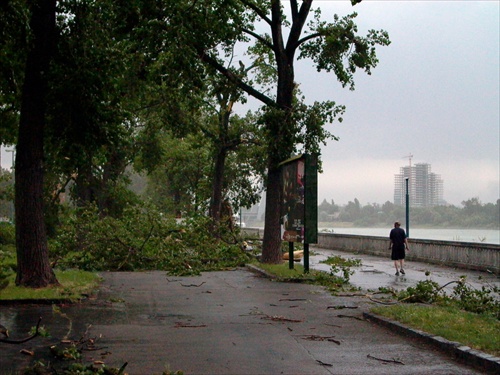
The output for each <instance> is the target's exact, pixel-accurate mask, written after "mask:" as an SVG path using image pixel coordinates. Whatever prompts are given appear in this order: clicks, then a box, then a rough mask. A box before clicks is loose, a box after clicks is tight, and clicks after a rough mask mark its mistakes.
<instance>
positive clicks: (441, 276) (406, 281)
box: [309, 247, 500, 293]
mask: <svg viewBox="0 0 500 375" xmlns="http://www.w3.org/2000/svg"><path fill="white" fill-rule="evenodd" d="M311 254H312V255H311V256H310V259H309V265H310V268H312V269H318V270H323V271H329V270H330V266H328V265H327V264H322V263H321V261H323V260H325V259H327V258H328V256H333V255H339V256H342V257H344V258H355V259H360V260H361V263H362V266H361V267H352V268H351V269H352V270H353V271H354V274H353V275H352V276H351V278H350V283H351V284H353V285H354V286H356V287H359V288H361V289H364V290H374V291H376V290H377V289H378V288H379V287H385V288H393V289H395V290H403V289H406V288H408V287H409V286H414V285H415V284H416V283H417V282H419V281H424V280H427V279H430V280H433V281H435V282H437V283H438V284H439V285H445V284H447V283H449V282H451V281H458V280H459V279H460V277H461V276H466V279H467V283H469V284H470V285H471V286H473V287H474V288H475V289H481V287H482V286H483V285H485V286H486V285H495V286H497V287H500V276H497V275H495V274H492V273H487V272H480V271H473V270H466V269H461V268H451V267H445V266H440V265H435V264H430V263H423V262H414V261H411V260H409V261H408V260H407V261H405V273H406V274H405V275H400V276H395V273H396V269H395V268H394V262H393V261H392V260H390V254H389V253H388V254H387V258H381V257H377V256H373V255H367V254H362V253H351V252H345V251H337V250H328V249H321V248H315V247H311ZM427 271H428V272H429V273H430V274H429V276H426V272H427ZM454 286H455V285H454V284H453V285H450V286H449V287H447V288H445V290H446V291H447V292H448V293H449V292H451V291H452V289H453V287H454Z"/></svg>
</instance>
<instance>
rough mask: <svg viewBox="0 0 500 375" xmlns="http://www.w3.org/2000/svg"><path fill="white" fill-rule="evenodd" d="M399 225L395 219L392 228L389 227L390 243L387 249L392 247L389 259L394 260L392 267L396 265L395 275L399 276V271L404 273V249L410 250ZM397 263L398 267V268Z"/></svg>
mask: <svg viewBox="0 0 500 375" xmlns="http://www.w3.org/2000/svg"><path fill="white" fill-rule="evenodd" d="M400 227H401V223H400V222H399V221H396V222H395V223H394V228H393V229H391V233H390V234H389V239H390V240H391V243H390V244H389V250H391V249H392V252H391V259H392V260H393V261H394V267H396V276H399V273H400V272H401V274H403V275H404V274H405V270H404V269H403V266H404V259H405V256H406V252H405V250H408V251H410V249H409V247H408V239H407V238H406V233H405V231H404V229H403V228H400ZM398 263H399V268H398Z"/></svg>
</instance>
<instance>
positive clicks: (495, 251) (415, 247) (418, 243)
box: [243, 228, 500, 275]
mask: <svg viewBox="0 0 500 375" xmlns="http://www.w3.org/2000/svg"><path fill="white" fill-rule="evenodd" d="M243 232H244V233H246V234H247V235H249V236H252V237H257V238H262V237H263V233H264V231H263V230H262V229H257V228H245V229H243ZM408 242H409V246H410V251H409V252H408V253H407V259H408V260H415V261H421V262H428V263H435V264H443V265H446V266H450V267H459V268H464V269H472V270H478V271H487V272H492V273H495V274H498V275H500V245H495V244H485V243H480V242H477V243H476V242H458V241H438V240H419V239H412V238H410V239H409V241H408ZM314 246H316V247H320V248H324V249H332V250H342V251H348V252H359V253H364V254H371V255H376V256H381V257H389V256H390V254H389V250H388V248H389V239H388V238H386V237H374V236H359V235H349V234H335V233H318V243H317V244H315V245H314Z"/></svg>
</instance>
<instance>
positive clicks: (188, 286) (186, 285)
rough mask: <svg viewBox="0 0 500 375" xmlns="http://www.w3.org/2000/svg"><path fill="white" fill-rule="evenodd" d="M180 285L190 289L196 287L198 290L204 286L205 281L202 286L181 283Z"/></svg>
mask: <svg viewBox="0 0 500 375" xmlns="http://www.w3.org/2000/svg"><path fill="white" fill-rule="evenodd" d="M180 284H181V285H182V286H184V287H186V288H190V287H192V286H194V287H196V288H198V287H200V286H202V285H203V284H205V282H204V281H203V282H202V283H201V284H199V285H196V284H182V283H180Z"/></svg>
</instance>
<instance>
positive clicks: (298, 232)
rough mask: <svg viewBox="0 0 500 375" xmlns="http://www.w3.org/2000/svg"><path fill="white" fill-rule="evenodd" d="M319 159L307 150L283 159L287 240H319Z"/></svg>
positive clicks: (284, 233)
mask: <svg viewBox="0 0 500 375" xmlns="http://www.w3.org/2000/svg"><path fill="white" fill-rule="evenodd" d="M317 160H318V158H317V156H315V155H308V154H304V155H299V156H296V157H294V158H291V159H288V160H286V161H284V162H283V163H281V186H282V202H281V229H282V230H281V232H282V239H283V241H287V242H303V243H317V238H318V220H317V216H318V204H317V202H318V198H317V195H318V194H317V190H318V182H317V181H318V177H317V172H318V167H317Z"/></svg>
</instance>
